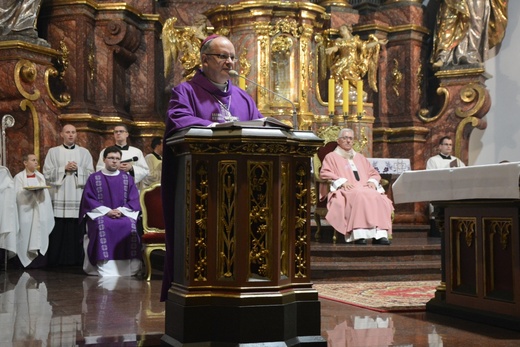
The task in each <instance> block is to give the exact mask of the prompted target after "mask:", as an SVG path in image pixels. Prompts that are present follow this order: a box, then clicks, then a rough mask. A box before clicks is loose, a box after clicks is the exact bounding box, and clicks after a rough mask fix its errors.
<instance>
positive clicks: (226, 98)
mask: <svg viewBox="0 0 520 347" xmlns="http://www.w3.org/2000/svg"><path fill="white" fill-rule="evenodd" d="M230 118H234V119H230ZM260 118H263V116H262V114H261V113H260V111H258V108H257V107H256V104H255V101H254V100H253V98H252V97H251V96H250V95H249V94H247V93H246V92H245V91H244V90H242V89H240V88H239V87H236V86H234V85H233V84H232V83H231V81H228V88H227V91H225V92H224V91H222V90H220V89H219V88H217V87H216V86H215V85H214V84H213V83H211V82H210V81H209V80H208V79H207V78H206V76H204V73H203V72H202V71H200V70H199V71H198V72H197V74H195V76H194V77H193V78H192V79H191V80H190V81H188V82H184V83H181V84H179V85H178V86H176V87H175V88H173V90H172V95H171V98H170V103H169V105H168V112H167V118H166V132H165V135H164V138H165V139H167V138H168V137H170V136H171V135H172V134H173V133H174V132H175V131H177V130H180V129H184V128H188V127H193V126H202V127H206V126H208V125H211V124H212V123H224V122H228V121H231V120H239V121H247V120H253V119H260ZM173 164H174V161H173V152H172V151H171V150H165V151H164V154H163V166H162V183H161V187H162V194H163V196H162V199H163V208H164V213H165V224H166V257H165V263H164V275H163V287H162V293H161V301H165V300H166V298H167V295H168V290H169V289H170V287H171V283H172V281H173V233H174V227H175V226H174V221H173V218H171V211H174V208H175V206H174V193H173V192H175V189H176V187H175V180H173V179H171V178H172V175H174V173H175V167H174V165H173ZM178 189H182V188H181V187H178ZM179 208H182V207H179Z"/></svg>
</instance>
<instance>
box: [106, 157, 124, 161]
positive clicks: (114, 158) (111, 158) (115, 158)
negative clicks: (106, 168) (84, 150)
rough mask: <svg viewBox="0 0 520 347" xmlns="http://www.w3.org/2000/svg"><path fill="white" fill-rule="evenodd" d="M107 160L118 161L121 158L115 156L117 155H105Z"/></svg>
mask: <svg viewBox="0 0 520 347" xmlns="http://www.w3.org/2000/svg"><path fill="white" fill-rule="evenodd" d="M107 159H108V160H115V161H120V160H121V158H117V157H107Z"/></svg>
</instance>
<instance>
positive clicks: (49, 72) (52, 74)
mask: <svg viewBox="0 0 520 347" xmlns="http://www.w3.org/2000/svg"><path fill="white" fill-rule="evenodd" d="M60 51H61V54H60V57H58V59H57V62H56V67H50V68H47V69H46V70H45V77H44V84H45V88H46V90H47V94H48V95H49V98H50V99H51V101H52V102H53V103H54V104H55V105H56V106H58V107H65V106H67V105H68V104H70V101H71V96H70V94H69V93H67V92H65V91H63V92H60V93H59V95H58V97H55V96H54V93H53V91H52V89H53V88H52V86H54V87H55V88H56V87H57V86H58V85H63V79H64V78H65V72H66V71H67V69H68V67H69V49H68V47H67V45H66V44H65V40H61V41H60ZM53 80H54V81H55V83H53ZM58 88H59V87H58ZM62 89H63V88H62Z"/></svg>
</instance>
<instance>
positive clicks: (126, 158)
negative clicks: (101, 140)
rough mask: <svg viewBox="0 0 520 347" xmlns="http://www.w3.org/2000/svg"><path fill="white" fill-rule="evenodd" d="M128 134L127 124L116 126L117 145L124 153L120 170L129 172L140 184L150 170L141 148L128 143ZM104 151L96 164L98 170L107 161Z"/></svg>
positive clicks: (115, 137) (115, 138) (115, 139)
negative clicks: (104, 157) (104, 158)
mask: <svg viewBox="0 0 520 347" xmlns="http://www.w3.org/2000/svg"><path fill="white" fill-rule="evenodd" d="M128 135H129V133H128V128H127V126H126V124H119V125H116V126H115V127H114V141H115V146H116V147H118V148H119V149H120V150H121V152H122V153H123V154H122V157H121V163H120V165H119V170H121V171H124V172H126V173H128V174H129V175H130V176H132V177H133V178H134V180H135V183H136V184H138V183H139V182H141V181H142V180H143V179H144V178H145V177H146V176H147V175H148V173H149V172H150V170H149V168H148V164H146V160H145V159H144V155H143V152H142V151H141V150H140V149H139V148H137V147H134V146H130V145H129V144H128V141H127V139H128ZM104 151H105V150H104V149H103V150H102V151H101V153H99V159H98V162H97V164H96V170H97V171H99V170H101V169H102V168H104V167H105V163H104V162H103V153H104Z"/></svg>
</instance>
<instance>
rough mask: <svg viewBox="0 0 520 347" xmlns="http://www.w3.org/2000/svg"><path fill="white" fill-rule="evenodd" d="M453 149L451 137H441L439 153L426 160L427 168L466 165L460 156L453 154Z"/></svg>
mask: <svg viewBox="0 0 520 347" xmlns="http://www.w3.org/2000/svg"><path fill="white" fill-rule="evenodd" d="M452 151H453V141H452V140H451V138H450V137H449V136H443V137H441V139H440V140H439V154H437V155H434V156H433V157H431V158H430V159H428V161H427V162H426V170H432V169H447V168H450V167H463V166H466V165H464V163H463V162H462V161H461V160H460V159H459V158H457V157H455V156H453V155H451V152H452Z"/></svg>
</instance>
